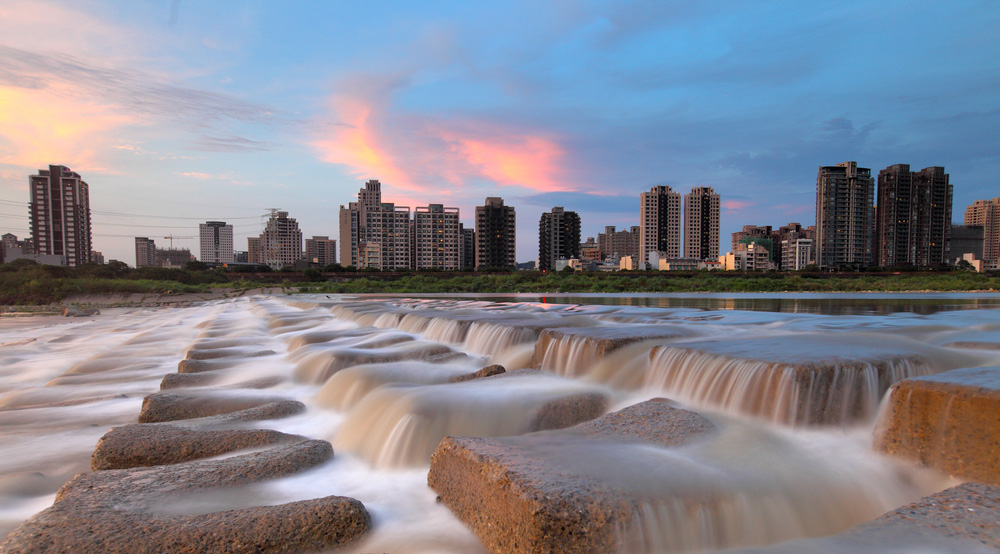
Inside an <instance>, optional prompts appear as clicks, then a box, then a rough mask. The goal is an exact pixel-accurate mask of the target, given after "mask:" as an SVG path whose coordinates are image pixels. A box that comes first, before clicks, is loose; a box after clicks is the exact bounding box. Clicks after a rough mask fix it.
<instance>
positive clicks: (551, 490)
mask: <svg viewBox="0 0 1000 554" xmlns="http://www.w3.org/2000/svg"><path fill="white" fill-rule="evenodd" d="M664 422H669V423H668V427H671V428H672V429H673V432H669V431H663V430H662V429H660V425H661V424H663V423H664ZM714 429H715V427H714V425H712V424H711V422H708V421H707V420H704V419H703V418H701V417H700V416H698V415H697V414H693V413H692V412H687V411H685V410H681V409H677V408H673V407H671V406H669V405H668V404H667V403H666V402H662V401H650V402H644V403H641V404H638V405H635V406H631V407H629V408H626V409H625V410H622V411H620V412H615V413H613V414H608V415H606V416H603V417H601V418H599V419H597V420H595V421H592V422H589V423H586V424H583V425H578V426H576V427H572V428H570V429H566V430H563V431H553V432H548V433H546V434H544V436H543V435H542V434H536V435H535V436H536V437H538V438H539V439H540V440H541V441H542V442H546V441H547V440H549V439H547V438H545V437H551V438H557V437H567V436H571V435H572V436H576V437H579V438H583V439H584V440H594V441H600V440H604V439H609V438H610V439H622V438H624V439H626V440H630V441H648V442H655V443H658V444H671V445H675V444H685V443H688V442H691V441H693V440H696V439H697V438H698V437H700V436H702V435H703V434H705V433H711V432H713V430H714ZM532 438H533V437H532V435H527V436H525V437H509V438H493V439H485V438H475V437H447V438H445V439H444V440H443V441H441V444H440V445H439V446H438V448H437V450H436V451H435V452H434V455H433V457H432V459H431V469H430V472H429V473H428V476H427V482H428V484H429V485H430V487H431V488H433V489H434V490H435V491H436V492H437V493H438V494H439V495H440V499H441V501H442V502H443V503H444V504H445V505H447V506H448V507H449V508H450V509H451V510H452V512H454V513H455V515H456V516H458V518H459V519H461V520H462V521H463V522H464V523H465V524H466V525H468V526H469V527H470V528H471V529H472V531H473V532H474V533H475V534H476V535H477V536H478V537H479V539H480V540H481V541H482V543H483V546H485V547H486V549H487V550H489V551H491V552H612V551H615V550H616V549H617V548H618V547H619V546H620V545H619V544H618V541H619V537H618V530H619V529H621V528H622V527H623V526H625V525H627V523H628V522H629V520H630V518H631V516H632V514H633V509H634V506H633V504H632V502H631V501H630V499H629V497H628V494H627V493H625V492H623V491H620V490H616V489H614V488H612V487H608V486H607V485H605V484H602V483H600V482H598V481H595V480H593V479H591V478H589V477H586V476H584V475H580V474H576V473H566V472H564V471H563V470H561V469H560V468H558V467H554V466H553V465H552V464H551V463H550V461H549V460H548V459H547V458H546V457H545V456H544V455H540V454H539V451H538V450H537V449H534V448H532V447H529V446H525V445H524V444H522V443H524V442H525V440H526V439H527V440H529V441H531V440H532Z"/></svg>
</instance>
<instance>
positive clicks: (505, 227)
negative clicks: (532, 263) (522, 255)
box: [475, 196, 517, 270]
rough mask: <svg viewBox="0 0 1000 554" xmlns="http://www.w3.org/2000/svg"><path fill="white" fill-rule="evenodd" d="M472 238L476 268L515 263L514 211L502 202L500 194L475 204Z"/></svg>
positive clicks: (505, 266)
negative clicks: (477, 204)
mask: <svg viewBox="0 0 1000 554" xmlns="http://www.w3.org/2000/svg"><path fill="white" fill-rule="evenodd" d="M475 238H476V269H477V270H479V269H486V268H505V269H506V268H509V269H514V268H516V267H517V259H516V258H515V257H514V253H515V245H516V244H517V241H516V238H517V237H516V214H515V211H514V206H504V203H503V198H498V197H494V196H491V197H488V198H487V199H486V202H485V204H484V205H482V206H476V235H475Z"/></svg>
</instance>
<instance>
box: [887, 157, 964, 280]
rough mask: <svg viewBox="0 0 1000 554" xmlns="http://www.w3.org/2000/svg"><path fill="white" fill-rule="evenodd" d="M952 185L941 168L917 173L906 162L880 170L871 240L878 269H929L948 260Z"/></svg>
mask: <svg viewBox="0 0 1000 554" xmlns="http://www.w3.org/2000/svg"><path fill="white" fill-rule="evenodd" d="M951 203H952V185H951V184H949V183H948V174H947V173H945V172H944V168H943V167H927V168H924V169H923V170H921V171H919V172H916V171H913V172H911V171H910V166H909V165H907V164H896V165H891V166H889V167H887V168H885V169H883V170H882V171H880V172H879V174H878V201H877V203H876V205H877V206H878V209H877V212H876V219H875V238H874V241H873V244H872V248H873V255H874V261H875V264H877V265H878V266H879V267H895V266H901V265H911V266H916V267H930V266H935V265H942V264H945V263H947V262H948V260H949V258H950V255H949V253H948V250H949V246H950V243H951V240H950V239H951Z"/></svg>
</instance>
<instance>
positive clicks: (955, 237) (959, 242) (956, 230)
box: [951, 225, 986, 260]
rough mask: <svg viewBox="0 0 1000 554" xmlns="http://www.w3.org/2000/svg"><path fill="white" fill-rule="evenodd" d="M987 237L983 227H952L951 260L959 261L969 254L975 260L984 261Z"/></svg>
mask: <svg viewBox="0 0 1000 554" xmlns="http://www.w3.org/2000/svg"><path fill="white" fill-rule="evenodd" d="M985 236H986V233H985V229H984V228H983V226H982V225H952V227H951V258H952V259H953V260H957V259H961V258H963V257H964V256H965V255H966V254H968V255H969V256H970V258H971V259H973V260H982V259H983V243H984V242H985V241H984V240H983V239H984V238H985Z"/></svg>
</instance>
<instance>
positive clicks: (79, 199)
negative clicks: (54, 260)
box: [28, 165, 93, 266]
mask: <svg viewBox="0 0 1000 554" xmlns="http://www.w3.org/2000/svg"><path fill="white" fill-rule="evenodd" d="M28 184H29V187H28V188H29V194H30V195H31V198H30V199H29V201H28V206H29V211H30V212H31V237H32V242H33V243H34V248H35V252H36V253H38V254H47V255H53V256H63V257H64V258H65V260H66V265H68V266H78V265H82V264H85V263H87V262H89V261H90V251H91V250H92V249H93V244H92V236H91V227H90V187H89V186H88V185H87V183H85V182H84V181H83V179H82V178H81V177H80V174H79V173H75V172H73V171H72V170H70V169H69V168H68V167H65V166H61V165H50V166H49V168H48V169H39V170H38V175H32V176H30V177H29V178H28Z"/></svg>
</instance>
